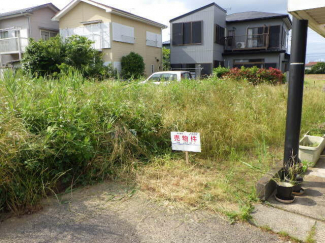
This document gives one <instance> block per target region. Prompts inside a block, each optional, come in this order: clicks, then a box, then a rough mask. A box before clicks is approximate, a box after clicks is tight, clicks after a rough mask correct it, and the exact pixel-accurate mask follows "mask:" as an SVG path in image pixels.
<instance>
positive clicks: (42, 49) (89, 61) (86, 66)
mask: <svg viewBox="0 0 325 243" xmlns="http://www.w3.org/2000/svg"><path fill="white" fill-rule="evenodd" d="M92 43H93V42H92V41H90V40H89V39H88V38H86V37H83V36H76V35H75V36H71V37H69V38H67V39H66V40H65V41H63V40H62V39H61V37H60V36H56V37H53V38H50V39H49V40H47V41H44V40H39V41H34V40H32V39H31V40H30V44H29V45H28V46H27V48H26V52H25V54H24V58H23V69H24V70H25V71H26V72H27V73H31V74H32V75H34V76H38V75H40V76H45V75H54V76H55V75H56V73H60V72H61V71H62V70H65V69H66V68H67V66H69V67H72V68H74V69H76V70H79V71H80V72H82V74H83V75H84V76H85V77H93V78H98V79H103V78H107V77H110V76H112V73H110V70H109V69H108V68H107V67H105V66H104V65H103V61H102V55H101V53H100V52H98V51H97V50H95V49H93V48H92Z"/></svg>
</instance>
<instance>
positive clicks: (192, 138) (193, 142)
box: [171, 132, 201, 153]
mask: <svg viewBox="0 0 325 243" xmlns="http://www.w3.org/2000/svg"><path fill="white" fill-rule="evenodd" d="M171 141H172V149H173V150H177V151H186V152H198V153H200V152H201V138H200V133H196V132H171Z"/></svg>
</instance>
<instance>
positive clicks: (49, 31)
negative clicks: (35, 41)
mask: <svg viewBox="0 0 325 243" xmlns="http://www.w3.org/2000/svg"><path fill="white" fill-rule="evenodd" d="M42 32H48V34H49V39H50V38H52V37H53V36H52V37H51V33H52V34H53V33H54V34H55V36H56V35H58V34H59V32H58V31H53V30H46V29H41V30H40V36H41V39H42V40H44V39H43V37H42Z"/></svg>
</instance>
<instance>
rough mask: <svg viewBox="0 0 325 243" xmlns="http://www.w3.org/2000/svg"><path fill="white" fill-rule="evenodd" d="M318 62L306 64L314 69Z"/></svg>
mask: <svg viewBox="0 0 325 243" xmlns="http://www.w3.org/2000/svg"><path fill="white" fill-rule="evenodd" d="M317 63H318V62H309V63H307V64H306V67H312V66H315V65H316V64H317Z"/></svg>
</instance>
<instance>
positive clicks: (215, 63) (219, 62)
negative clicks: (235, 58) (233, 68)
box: [213, 60, 225, 68]
mask: <svg viewBox="0 0 325 243" xmlns="http://www.w3.org/2000/svg"><path fill="white" fill-rule="evenodd" d="M224 66H225V62H224V61H216V60H214V61H213V68H217V67H224Z"/></svg>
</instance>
